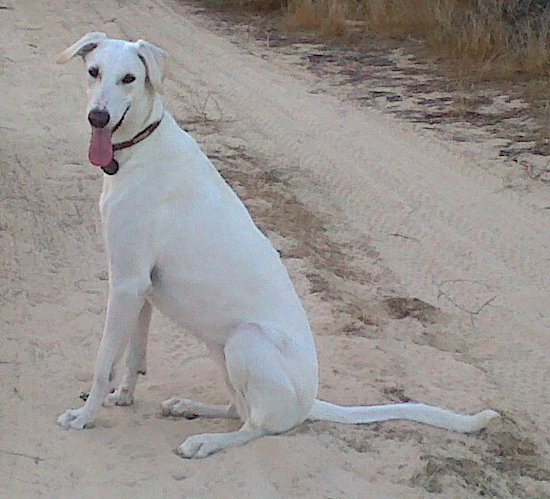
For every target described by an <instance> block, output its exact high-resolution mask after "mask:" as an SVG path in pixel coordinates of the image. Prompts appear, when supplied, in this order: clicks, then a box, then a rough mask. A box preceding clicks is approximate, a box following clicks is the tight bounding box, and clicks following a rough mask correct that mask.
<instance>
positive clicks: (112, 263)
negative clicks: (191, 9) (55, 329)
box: [58, 33, 497, 458]
mask: <svg viewBox="0 0 550 499" xmlns="http://www.w3.org/2000/svg"><path fill="white" fill-rule="evenodd" d="M75 55H81V56H82V57H83V58H84V61H85V63H86V65H87V67H88V68H89V67H90V66H92V65H95V66H97V67H99V70H100V74H101V77H100V78H96V79H93V78H92V79H90V82H89V91H88V110H90V109H92V108H94V107H97V106H98V105H99V106H100V107H102V108H106V109H107V110H108V111H109V113H110V115H111V122H110V123H109V124H108V126H111V127H112V126H113V124H114V123H116V122H118V121H119V119H120V118H121V117H122V114H123V113H124V110H125V109H126V108H127V107H128V106H130V109H129V111H128V113H127V116H126V118H125V120H124V123H123V125H122V126H121V127H120V129H119V130H117V131H116V132H115V134H114V136H113V141H114V142H121V141H124V140H128V139H129V138H131V137H133V136H135V135H136V134H137V133H138V132H140V131H141V130H143V129H144V128H145V127H146V126H147V125H149V124H150V123H152V122H154V121H156V120H158V119H159V118H160V117H161V116H163V119H162V122H161V124H160V126H159V127H158V128H157V130H155V131H154V132H153V134H151V135H150V136H149V137H147V138H146V139H145V140H143V141H142V142H139V143H138V144H136V145H134V146H133V147H131V148H129V149H125V150H122V151H119V152H117V153H116V158H117V161H118V162H119V164H120V170H119V171H118V173H117V174H116V175H114V176H105V179H104V184H103V192H102V194H101V201H100V208H101V216H102V221H103V227H104V232H105V237H106V242H107V253H108V259H109V284H110V289H109V299H108V307H107V318H106V322H105V329H104V332H103V337H102V340H101V344H100V347H99V352H98V355H97V361H96V366H95V372H94V382H93V386H92V390H91V393H90V396H89V398H88V399H87V401H86V403H85V405H84V406H83V407H81V408H80V409H76V410H73V409H71V410H68V411H66V412H65V413H63V414H62V415H61V416H60V417H59V419H58V422H59V424H60V425H62V426H64V427H72V428H76V429H82V428H84V427H86V426H90V425H91V423H92V422H93V420H94V418H95V416H96V415H97V413H98V411H99V409H100V407H101V405H102V403H105V405H113V404H118V405H127V404H131V403H132V402H133V393H134V388H135V385H136V379H137V376H138V372H142V371H144V370H145V348H146V341H147V331H148V328H149V322H150V317H151V306H152V305H153V306H155V307H157V308H158V309H160V310H161V311H162V312H164V313H165V314H166V315H168V316H169V317H171V318H172V319H174V320H175V321H176V322H177V323H178V324H180V325H181V326H182V327H184V328H185V329H186V330H188V331H191V332H193V333H194V334H196V335H197V336H198V337H199V338H201V339H202V340H203V341H204V342H205V343H206V344H207V345H208V347H209V348H210V350H211V351H212V354H213V356H214V358H215V359H216V360H217V361H218V362H219V363H220V365H221V366H222V368H223V370H224V372H225V375H226V382H227V386H228V388H229V391H230V393H231V396H232V402H231V404H229V405H209V404H201V403H199V402H194V401H191V400H187V399H182V398H171V399H169V400H167V401H165V402H164V403H163V404H162V408H163V414H164V415H182V416H195V415H202V416H210V417H240V418H241V419H242V420H243V421H244V424H243V426H242V427H241V428H240V429H239V430H238V431H235V432H230V433H215V434H202V435H196V436H192V437H189V438H188V439H187V440H186V441H185V442H184V443H183V444H182V445H181V446H180V447H179V448H178V449H177V451H176V452H177V453H178V454H180V455H182V456H183V457H188V458H198V457H205V456H207V455H209V454H211V453H213V452H216V451H219V450H221V449H224V448H226V447H229V446H235V445H241V444H244V443H246V442H248V441H250V440H252V439H255V438H258V437H260V436H262V435H267V434H274V433H280V432H284V431H286V430H289V429H291V428H292V427H294V426H296V425H298V424H300V423H301V422H303V421H304V420H305V419H307V418H310V419H322V420H329V421H338V422H343V423H365V422H371V421H385V420H388V419H412V420H415V421H420V422H423V423H427V424H431V425H434V426H439V427H442V428H449V429H452V430H456V431H462V432H469V431H475V430H478V429H480V428H483V427H485V426H486V425H487V423H488V421H489V420H490V419H492V418H493V417H496V416H497V413H495V412H494V411H490V410H486V411H483V412H481V413H479V414H476V415H474V416H465V415H459V414H456V413H453V412H451V411H446V410H443V409H439V408H437V407H431V406H426V405H423V404H395V405H387V406H372V407H342V406H337V405H334V404H329V403H328V402H322V401H320V400H316V396H317V356H316V352H315V345H314V341H313V335H312V333H311V330H310V327H309V323H308V319H307V317H306V314H305V312H304V309H303V308H302V305H301V303H300V300H299V298H298V296H297V295H296V292H295V290H294V288H293V286H292V283H291V281H290V279H289V276H288V274H287V271H286V269H285V267H284V266H283V264H282V263H281V260H280V258H279V255H278V253H277V251H275V250H274V249H273V247H272V245H271V244H270V242H269V241H268V239H267V238H266V237H265V236H264V235H263V234H262V233H261V232H260V231H259V230H258V228H257V227H256V226H255V225H254V222H253V221H252V219H251V218H250V215H249V213H248V212H247V210H246V208H245V207H244V205H243V204H242V202H241V201H240V200H239V198H238V197H237V196H236V194H235V193H234V192H233V191H232V190H231V189H230V188H229V186H228V185H227V184H226V183H225V182H224V180H223V179H222V177H221V176H220V175H219V173H218V172H217V171H216V169H215V168H214V167H213V166H212V164H211V163H210V161H209V160H208V159H207V157H206V156H205V155H204V154H203V153H202V151H201V150H200V149H199V147H198V146H197V144H196V143H195V141H194V140H193V139H192V138H191V137H190V136H189V135H188V134H187V133H185V132H184V131H182V130H181V129H180V128H179V127H178V126H177V124H176V122H175V121H174V119H173V118H172V116H170V114H168V113H167V112H165V111H164V110H163V107H162V102H161V100H160V97H159V90H160V85H161V81H162V76H163V74H164V52H163V51H162V50H161V49H158V48H157V47H154V46H153V45H151V44H149V43H147V42H143V41H139V42H137V43H130V42H125V41H122V40H110V39H108V38H107V37H106V36H105V35H104V34H103V33H90V34H88V35H86V36H85V37H84V38H83V39H81V40H80V41H79V42H77V43H75V44H74V45H72V46H71V47H69V48H68V49H67V50H66V51H64V52H63V53H62V54H61V56H60V59H59V62H66V61H68V60H69V59H71V58H72V57H74V56H75ZM139 55H141V56H142V58H143V59H140V57H139ZM127 73H132V74H134V75H135V76H136V81H135V82H133V83H132V84H130V85H121V84H120V79H121V78H122V77H123V76H124V75H125V74H127ZM125 349H126V351H127V354H126V369H125V373H124V377H123V380H122V383H121V385H120V386H119V387H118V389H117V390H116V391H114V392H113V393H111V394H109V389H110V380H111V379H112V371H113V369H114V365H115V363H116V361H117V359H118V358H119V357H120V355H121V354H122V353H123V352H124V350H125Z"/></svg>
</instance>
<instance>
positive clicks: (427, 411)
mask: <svg viewBox="0 0 550 499" xmlns="http://www.w3.org/2000/svg"><path fill="white" fill-rule="evenodd" d="M497 417H500V415H499V413H498V412H495V411H493V410H491V409H486V410H484V411H481V412H478V413H477V414H473V415H471V416H470V415H466V414H458V413H456V412H453V411H449V410H447V409H441V408H440V407H435V406H432V405H426V404H415V403H404V404H387V405H370V406H352V407H349V406H342V405H336V404H331V403H330V402H324V401H322V400H316V401H315V402H314V403H313V407H312V409H311V412H310V414H309V419H311V420H313V421H332V422H334V423H349V424H361V423H375V422H380V421H389V420H391V419H406V420H409V421H416V422H418V423H425V424H429V425H431V426H436V427H438V428H445V429H447V430H453V431H458V432H461V433H471V432H474V431H478V430H481V429H482V428H485V427H486V426H487V425H488V424H489V421H491V420H492V419H494V418H497Z"/></svg>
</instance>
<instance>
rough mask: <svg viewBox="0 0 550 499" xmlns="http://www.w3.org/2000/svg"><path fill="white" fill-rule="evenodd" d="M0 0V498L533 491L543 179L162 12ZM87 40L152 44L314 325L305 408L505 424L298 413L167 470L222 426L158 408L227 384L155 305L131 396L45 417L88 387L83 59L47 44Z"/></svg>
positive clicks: (544, 419) (97, 286)
mask: <svg viewBox="0 0 550 499" xmlns="http://www.w3.org/2000/svg"><path fill="white" fill-rule="evenodd" d="M0 7H2V8H1V9H0V22H1V27H2V30H1V35H0V36H1V37H2V43H1V49H0V50H1V52H0V73H1V75H2V80H1V90H2V98H1V100H0V120H1V122H0V131H1V143H2V146H1V150H0V160H1V175H2V182H1V189H2V190H1V192H0V203H1V205H0V206H1V209H0V241H1V248H2V262H1V270H0V282H1V287H0V289H1V292H2V300H1V303H0V314H1V317H2V335H1V337H0V342H1V343H0V345H1V346H0V377H1V380H2V383H1V392H0V496H2V497H9V498H26V497H39V496H42V497H51V498H64V497H67V498H74V497H79V498H81V497H82V498H87V497H102V498H121V497H143V498H150V497H168V498H172V497H193V498H195V497H197V498H198V497H205V498H216V497H220V498H221V497H239V498H294V497H308V498H310V497H311V498H320V497H323V498H343V497H346V498H347V497H350V498H355V497H356V498H368V497H373V498H389V497H391V498H393V497H406V498H409V497H411V498H415V497H418V498H425V497H432V496H433V497H452V498H462V497H478V496H479V495H485V496H489V497H499V498H500V497H502V498H507V497H514V498H516V497H525V498H546V497H550V469H549V468H550V467H549V464H548V456H549V450H550V441H549V439H548V435H549V434H550V405H549V402H548V400H549V397H548V395H549V393H548V390H549V388H548V386H549V381H550V379H549V376H550V375H549V364H548V354H549V352H550V345H549V336H548V330H549V327H550V316H549V310H550V307H549V305H550V295H549V278H548V275H549V270H550V256H549V255H550V234H549V232H548V229H547V227H548V218H549V217H550V211H549V210H548V208H549V207H550V206H549V205H550V202H549V200H548V193H547V191H546V190H545V186H544V185H543V184H541V183H535V182H533V181H532V180H531V179H529V178H528V176H525V175H524V176H522V174H521V173H517V172H516V173H514V172H512V171H511V169H510V168H511V167H510V165H509V164H508V163H506V161H505V160H503V159H500V160H499V159H497V158H498V154H496V153H495V149H494V147H493V145H492V144H489V143H487V144H486V143H485V141H484V140H481V139H479V140H476V141H473V140H472V141H468V140H465V141H463V142H462V143H460V144H457V143H453V142H449V141H447V140H444V139H443V138H442V135H436V134H434V133H433V132H431V131H425V130H422V129H421V127H420V126H416V125H411V124H408V123H404V122H402V121H399V120H397V119H396V118H395V117H392V116H389V115H388V114H385V113H383V112H381V111H380V110H377V109H372V108H365V107H360V106H358V105H357V103H356V102H354V101H352V100H349V99H344V98H342V97H341V96H339V95H338V93H337V92H331V91H329V89H328V88H327V86H328V85H327V80H326V78H325V77H323V76H319V74H314V73H313V72H311V71H309V70H307V68H305V67H300V66H299V65H297V64H295V63H294V62H292V61H289V56H288V53H287V54H286V56H285V54H278V53H276V52H273V51H270V50H269V48H268V47H266V46H264V47H263V48H259V45H258V43H257V41H256V40H252V39H250V40H248V39H247V38H246V37H242V36H240V37H239V36H237V35H235V36H236V37H237V38H239V40H235V39H233V40H230V39H229V38H228V37H227V36H226V35H223V34H221V33H220V32H219V30H214V29H212V27H211V26H210V22H209V21H208V20H207V19H205V18H204V17H201V16H198V15H197V14H196V13H195V12H194V8H192V7H190V6H188V5H186V4H185V3H183V2H173V1H168V0H167V1H161V0H158V1H154V0H141V1H139V2H133V1H123V0H120V1H109V2H104V1H102V2H100V1H96V0H92V1H84V0H72V1H63V0H52V1H51V2H44V3H38V2H32V1H30V0H17V1H16V0H3V1H1V2H0ZM93 30H104V31H106V32H108V33H109V34H110V35H112V36H120V37H128V38H145V39H148V40H150V41H152V42H154V43H156V44H158V45H160V46H162V47H164V48H165V49H166V50H168V51H169V52H170V54H171V56H172V61H171V65H170V74H169V77H168V79H167V88H166V101H167V104H168V106H169V107H170V109H171V110H172V111H173V113H174V115H175V116H176V117H177V118H178V119H179V120H180V121H181V123H182V126H184V127H185V128H186V129H188V130H190V131H191V132H192V133H193V134H194V135H195V136H196V138H197V139H198V140H199V141H200V142H201V143H202V144H203V146H204V148H205V150H206V151H207V152H208V153H209V155H210V156H211V157H212V158H213V160H214V161H215V163H216V165H217V166H218V167H219V168H220V170H221V171H222V173H223V174H224V176H225V177H226V178H227V179H228V181H229V182H230V183H231V184H232V185H233V187H234V188H235V189H236V190H237V192H238V193H239V194H240V195H241V197H242V198H243V199H244V200H245V201H246V203H247V205H248V206H249V208H250V210H251V212H252V213H253V216H254V218H255V219H256V220H257V221H258V223H259V225H260V226H261V227H262V229H263V230H264V231H265V232H266V233H267V234H268V235H269V237H270V238H271V239H272V241H273V243H274V244H275V245H276V247H277V248H278V249H279V250H280V251H281V254H282V255H283V257H284V259H285V262H286V264H287V266H288V268H289V270H290V272H291V274H292V276H293V278H294V281H295V283H296V286H297V289H298V291H299V293H300V295H301V296H302V297H303V300H304V304H305V306H306V308H307V310H308V312H309V314H310V317H311V321H312V325H313V328H314V330H315V332H316V337H317V345H318V351H319V357H320V362H321V380H320V395H321V396H322V398H325V399H328V400H332V401H337V402H341V403H347V404H354V403H379V402H389V401H395V400H397V401H399V400H410V399H412V400H417V401H423V402H428V403H433V404H438V405H443V406H447V407H450V408H454V409H457V410H462V411H472V412H473V411H477V410H480V409H482V408H485V407H492V408H494V409H496V410H498V411H500V412H502V414H503V415H504V417H503V419H502V420H501V421H500V422H496V423H494V424H492V425H491V427H490V428H489V429H488V430H486V431H483V432H481V433H480V434H476V435H471V436H463V435H458V434H454V433H450V432H446V431H443V430H438V429H433V428H429V427H426V426H421V425H417V424H412V423H405V422H392V423H385V424H376V425H369V426H357V427H352V426H344V425H337V424H329V423H306V424H304V425H302V426H300V427H299V428H297V429H295V430H294V431H292V432H290V433H289V434H285V435H281V436H276V437H269V438H263V439H260V440H257V441H255V442H252V443H250V444H249V445H247V446H245V447H243V448H237V449H231V450H228V451H227V452H223V453H220V454H218V455H215V456H212V457H210V458H208V459H206V460H198V461H186V460H182V459H180V458H178V457H177V456H175V455H174V454H173V453H172V452H171V450H172V449H173V448H175V447H176V446H177V445H178V444H180V443H181V442H182V441H183V440H184V439H185V438H186V437H187V436H188V435H191V434H194V433H198V432H205V431H225V430H232V429H234V428H235V427H236V426H235V425H236V423H235V422H230V421H222V420H201V419H195V420H192V421H187V420H177V419H170V418H162V417H161V416H160V414H159V403H160V402H161V401H162V400H164V399H166V398H168V397H170V396H172V395H176V394H178V395H184V396H187V397H192V398H199V399H201V400H205V401H212V402H215V401H223V400H225V392H224V387H223V382H222V380H221V377H220V374H219V373H218V372H217V371H216V368H215V366H214V365H213V363H211V361H210V360H209V359H208V357H207V356H206V351H205V350H204V349H203V348H202V347H201V345H199V344H197V343H196V342H195V340H194V339H193V338H191V337H189V336H188V335H186V334H185V333H184V332H183V331H180V330H178V329H176V328H175V327H174V326H173V325H172V324H170V323H169V322H168V321H166V320H165V319H164V318H162V317H161V316H159V315H157V316H156V317H155V318H154V322H153V326H152V332H151V338H150V347H149V355H148V368H149V369H148V374H147V376H146V377H145V378H144V379H143V380H142V381H141V383H140V384H139V386H138V389H137V393H136V398H137V400H136V404H135V405H134V406H132V407H126V408H114V409H110V410H107V409H105V410H104V411H103V412H102V413H101V415H100V417H99V418H98V420H97V424H96V427H95V428H94V429H92V430H89V431H82V432H76V431H64V430H62V429H60V428H59V427H57V426H56V425H55V419H56V417H57V415H58V414H59V413H60V412H62V411H64V410H65V409H66V408H68V407H71V406H78V405H80V403H81V401H80V400H79V394H80V393H81V392H85V391H86V390H88V389H89V387H90V381H91V375H92V368H93V362H94V358H95V353H96V348H97V345H98V341H99V336H100V333H101V329H102V321H103V317H104V310H105V298H106V287H107V282H106V264H105V256H104V252H103V244H102V238H101V233H100V226H99V215H98V211H97V198H98V195H99V190H100V185H101V174H100V172H98V171H97V169H96V168H94V167H92V166H91V165H89V164H88V162H87V158H86V153H87V140H88V134H89V130H88V126H87V124H86V121H85V116H84V113H83V111H84V106H85V99H84V91H83V80H84V76H83V70H82V66H81V63H80V62H79V61H75V63H74V64H72V65H68V66H64V67H57V66H55V65H54V64H53V56H54V55H55V54H56V53H57V52H58V51H60V50H62V49H63V48H65V47H66V46H67V45H69V44H70V43H72V42H74V41H75V40H76V39H78V38H79V37H80V36H81V35H82V34H83V33H85V32H87V31H93ZM511 175H512V176H513V180H514V181H513V188H511V187H510V178H511V177H510V176H511ZM518 186H520V188H518Z"/></svg>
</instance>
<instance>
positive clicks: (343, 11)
mask: <svg viewBox="0 0 550 499" xmlns="http://www.w3.org/2000/svg"><path fill="white" fill-rule="evenodd" d="M211 1H216V0H211ZM218 1H219V0H218ZM223 3H224V4H226V5H227V4H238V5H241V6H243V5H245V6H248V7H252V8H255V9H258V8H262V9H272V10H279V11H282V12H283V21H282V25H283V27H284V28H285V29H288V30H306V31H314V32H317V33H320V34H322V35H324V36H328V37H339V36H342V35H345V34H347V32H348V30H349V27H350V26H353V29H354V30H357V26H358V25H359V26H362V27H363V32H364V33H374V34H376V35H378V36H383V37H389V38H397V39H405V38H414V39H421V40H423V41H425V43H426V45H427V47H428V48H429V50H430V51H431V53H432V54H433V55H434V56H435V57H438V58H439V59H441V60H444V61H446V62H449V63H452V64H454V65H455V67H456V68H457V69H459V70H461V69H462V70H463V71H465V72H468V73H471V74H475V75H477V76H478V77H479V78H480V79H506V78H514V77H517V76H520V77H528V78H537V77H544V78H548V77H550V0H226V1H225V2H223ZM349 21H355V22H353V23H350V22H349Z"/></svg>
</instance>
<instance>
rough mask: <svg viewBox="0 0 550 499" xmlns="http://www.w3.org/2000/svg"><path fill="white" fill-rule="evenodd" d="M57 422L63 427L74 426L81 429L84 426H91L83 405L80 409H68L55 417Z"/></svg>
mask: <svg viewBox="0 0 550 499" xmlns="http://www.w3.org/2000/svg"><path fill="white" fill-rule="evenodd" d="M57 424H58V425H60V426H62V427H63V428H74V429H75V430H82V429H84V428H92V426H93V423H92V421H90V418H89V417H88V415H87V414H86V411H84V407H81V408H80V409H69V410H68V411H65V412H64V413H63V414H61V416H59V417H58V418H57Z"/></svg>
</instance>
